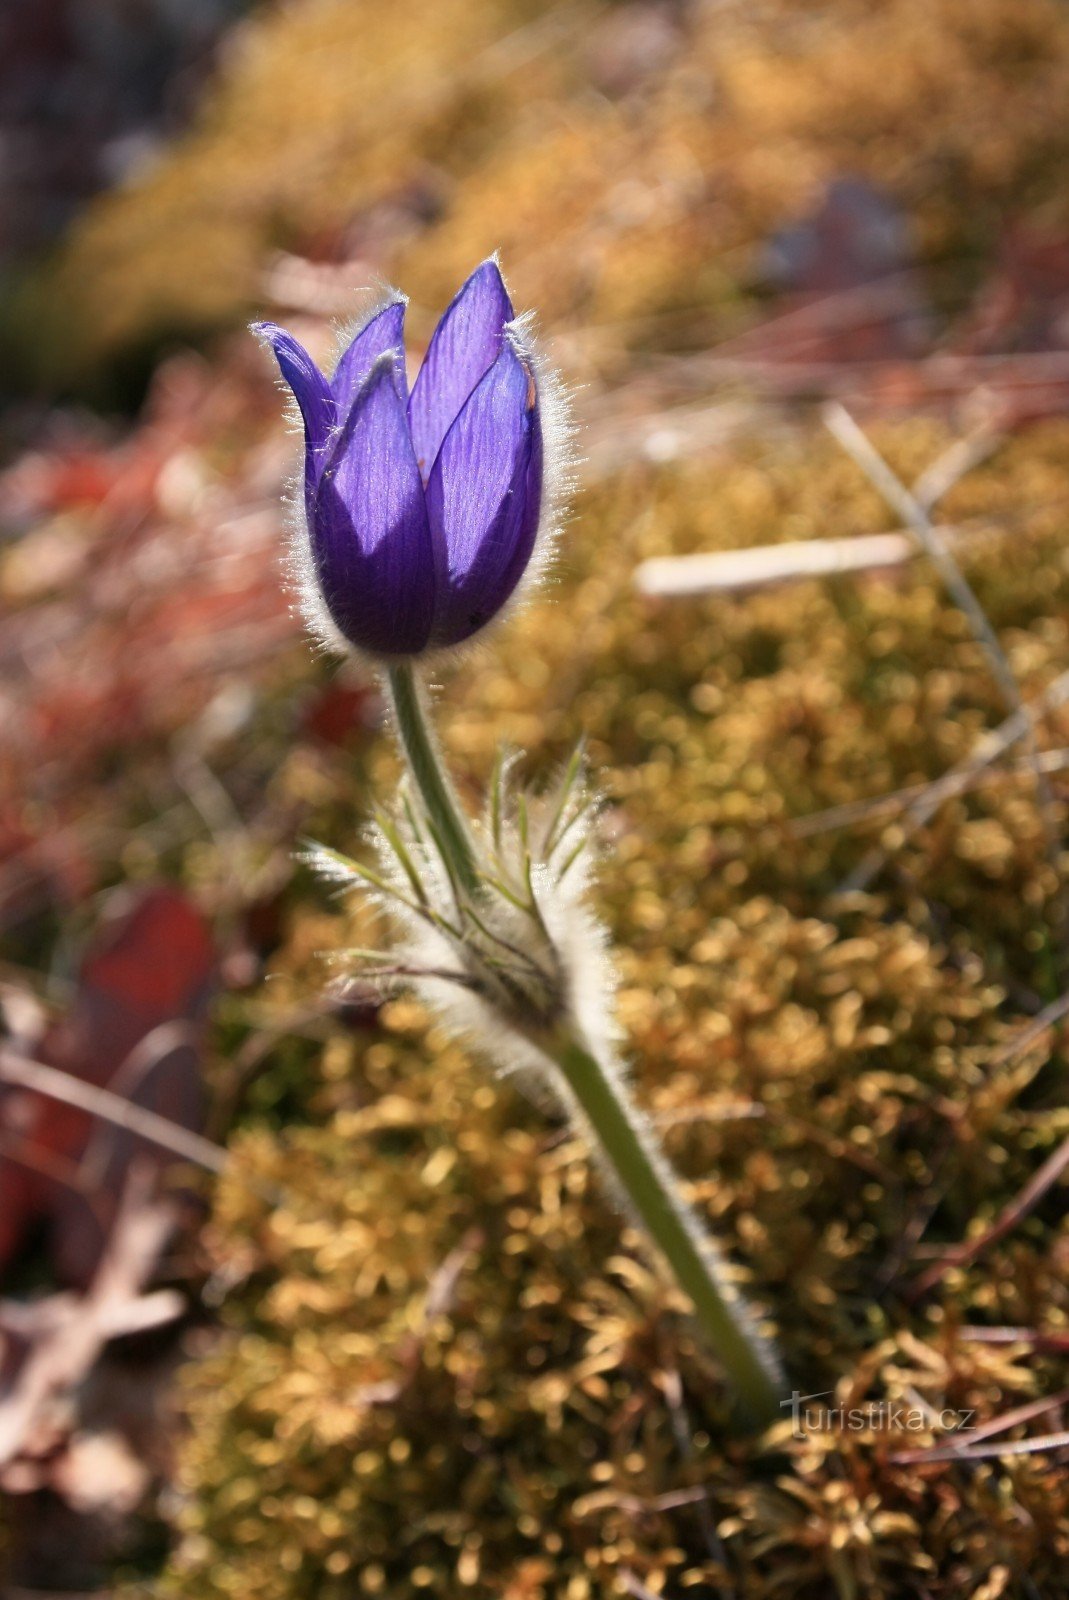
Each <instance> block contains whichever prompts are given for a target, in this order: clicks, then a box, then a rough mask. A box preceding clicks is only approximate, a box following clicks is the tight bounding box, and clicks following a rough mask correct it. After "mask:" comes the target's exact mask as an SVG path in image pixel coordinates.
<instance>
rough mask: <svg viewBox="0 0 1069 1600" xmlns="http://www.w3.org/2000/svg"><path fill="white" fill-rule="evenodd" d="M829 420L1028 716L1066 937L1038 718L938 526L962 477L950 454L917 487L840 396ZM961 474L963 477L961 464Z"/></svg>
mask: <svg viewBox="0 0 1069 1600" xmlns="http://www.w3.org/2000/svg"><path fill="white" fill-rule="evenodd" d="M824 421H825V424H826V426H827V427H828V429H829V431H830V432H831V433H832V435H833V436H834V437H835V438H836V439H837V440H838V441H839V443H840V444H841V445H842V447H843V449H844V450H845V451H846V452H847V454H848V455H849V456H850V457H851V458H852V459H853V460H854V461H856V462H857V464H858V466H859V467H860V468H861V470H862V471H863V472H864V473H865V475H866V477H867V478H868V479H869V482H870V483H871V484H873V486H874V487H875V488H876V489H878V490H879V492H880V493H881V494H882V495H883V497H884V499H885V500H886V501H887V503H888V505H889V506H891V507H892V509H893V510H895V511H896V512H897V513H898V515H899V516H900V517H901V518H902V521H903V522H904V523H905V525H906V527H908V528H909V529H911V530H912V532H913V534H914V535H915V537H916V539H917V542H918V543H919V544H920V546H921V548H922V549H923V550H924V552H925V554H926V555H927V556H928V558H929V560H930V561H931V562H932V564H933V566H934V567H935V568H936V571H937V572H938V573H939V575H940V577H941V578H942V580H943V583H944V584H945V585H946V588H947V591H948V593H949V594H950V596H951V598H952V599H953V601H954V603H955V605H957V607H958V608H959V610H960V611H961V612H962V613H963V614H964V616H965V617H966V618H967V620H968V622H969V626H970V627H971V629H972V631H973V636H974V637H975V638H976V640H977V642H978V643H979V644H980V646H981V647H982V649H983V650H984V652H985V654H986V655H987V659H988V663H989V665H990V668H991V672H992V675H993V676H994V678H995V681H996V683H997V684H998V686H999V688H1000V690H1001V691H1002V696H1003V699H1004V700H1005V702H1006V705H1007V706H1008V708H1009V710H1010V712H1011V714H1016V715H1020V716H1022V717H1023V718H1024V719H1025V720H1024V728H1023V731H1022V734H1021V738H1022V741H1023V743H1024V746H1025V752H1026V755H1027V757H1028V759H1029V761H1030V762H1031V763H1032V764H1033V769H1034V779H1035V788H1036V799H1037V801H1038V804H1039V807H1040V812H1041V817H1042V823H1043V830H1044V833H1045V835H1046V840H1047V855H1048V857H1049V859H1050V862H1051V865H1052V867H1053V869H1054V872H1055V881H1056V882H1057V884H1058V890H1059V893H1058V902H1057V905H1056V908H1055V914H1054V918H1053V920H1054V921H1055V923H1056V932H1057V935H1058V938H1059V940H1060V941H1062V940H1064V934H1065V917H1064V908H1063V906H1062V904H1061V879H1060V871H1059V850H1058V840H1057V837H1056V833H1055V828H1054V823H1053V814H1054V796H1053V794H1052V792H1051V789H1050V785H1049V784H1048V783H1047V780H1046V777H1045V775H1044V773H1043V771H1042V769H1041V768H1040V766H1039V760H1038V757H1039V748H1038V746H1037V744H1036V734H1035V720H1034V717H1033V715H1032V713H1031V712H1030V710H1029V709H1028V707H1027V706H1026V705H1025V703H1024V701H1023V700H1022V698H1021V691H1020V688H1019V687H1018V683H1017V679H1016V677H1015V676H1014V673H1013V669H1012V667H1011V666H1010V663H1009V659H1008V657H1007V655H1006V652H1005V651H1004V650H1003V648H1002V644H1001V642H1000V641H999V637H998V634H997V633H996V632H995V630H994V628H993V627H992V626H991V623H990V622H989V621H988V618H987V613H986V612H985V611H984V608H983V606H982V605H981V604H980V602H979V600H978V599H977V598H976V595H975V593H974V592H973V589H972V586H971V585H970V583H969V581H968V579H967V578H966V577H965V574H964V573H963V572H962V570H961V568H960V567H959V566H958V563H957V561H956V560H955V559H954V556H953V555H952V554H951V551H950V549H949V548H948V546H947V543H946V541H945V540H944V539H943V538H942V536H941V535H940V533H939V531H938V530H937V529H936V527H935V524H934V523H933V522H932V519H931V515H930V512H931V510H932V507H933V506H934V504H935V500H934V499H932V498H930V497H931V496H932V495H933V494H938V495H942V494H944V493H946V491H947V489H948V488H949V486H950V484H951V482H953V481H956V479H954V478H953V477H952V476H951V473H950V471H949V464H950V457H949V456H944V457H943V458H942V460H943V463H944V464H943V466H942V468H940V465H939V463H936V466H935V467H933V468H932V469H930V471H929V473H928V474H926V475H925V478H926V479H927V482H925V478H922V479H921V480H920V488H919V489H918V490H917V491H911V490H909V489H907V488H906V486H905V484H904V483H903V482H902V480H901V479H900V478H899V477H898V476H897V475H896V474H895V473H894V472H892V471H891V468H890V467H889V466H888V465H887V463H886V461H885V460H884V459H883V457H882V456H881V455H880V454H879V452H878V451H877V450H876V449H875V448H874V446H873V445H872V443H871V442H870V441H869V439H868V438H867V436H866V435H865V434H864V433H863V432H862V430H861V429H860V428H859V427H858V425H857V423H856V422H855V421H854V419H853V417H852V416H851V415H850V413H849V412H848V411H847V410H846V408H845V406H842V405H840V404H839V403H838V401H833V402H832V403H831V404H830V405H828V406H826V407H825V408H824ZM970 461H971V457H969V455H968V453H967V452H965V451H963V453H962V456H961V462H962V463H969V462H970ZM958 475H959V476H960V468H959V473H958ZM921 490H923V491H924V492H926V493H927V494H928V496H929V500H928V501H927V503H926V502H925V501H924V500H922V499H921V497H920V494H921Z"/></svg>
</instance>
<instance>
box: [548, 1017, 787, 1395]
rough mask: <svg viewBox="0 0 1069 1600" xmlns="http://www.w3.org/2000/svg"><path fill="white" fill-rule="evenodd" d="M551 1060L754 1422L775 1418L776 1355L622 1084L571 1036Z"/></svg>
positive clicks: (777, 1392) (777, 1389)
mask: <svg viewBox="0 0 1069 1600" xmlns="http://www.w3.org/2000/svg"><path fill="white" fill-rule="evenodd" d="M553 1058H554V1060H555V1061H556V1063H557V1065H558V1066H559V1068H560V1070H561V1072H562V1073H563V1075H564V1078H565V1081H566V1082H567V1084H568V1087H569V1089H570V1090H571V1092H572V1094H573V1095H574V1096H575V1098H576V1100H577V1101H578V1103H579V1105H580V1107H581V1108H582V1110H583V1112H584V1114H585V1116H586V1119H587V1122H588V1124H589V1126H590V1129H591V1132H592V1134H593V1136H594V1138H595V1139H597V1140H598V1141H599V1142H600V1144H601V1147H602V1151H603V1153H604V1155H605V1157H606V1158H607V1160H608V1162H609V1165H610V1167H611V1170H612V1172H613V1173H614V1175H615V1177H616V1179H617V1181H618V1183H619V1185H620V1188H621V1189H622V1191H623V1193H624V1195H625V1196H626V1198H627V1200H628V1201H629V1202H630V1204H631V1205H632V1206H633V1207H634V1210H635V1212H636V1214H637V1216H638V1217H639V1219H640V1220H641V1222H642V1223H643V1225H644V1226H645V1228H646V1230H647V1231H648V1232H649V1234H650V1235H651V1237H652V1238H653V1240H654V1242H655V1244H656V1245H657V1246H658V1248H659V1249H660V1251H661V1252H662V1254H663V1255H664V1257H665V1259H666V1260H667V1262H668V1265H669V1266H670V1267H671V1269H672V1271H673V1273H674V1274H675V1277H676V1279H677V1280H678V1282H679V1284H680V1285H681V1287H682V1288H683V1289H684V1290H685V1291H686V1293H687V1294H688V1295H689V1296H690V1298H691V1300H692V1301H693V1303H694V1310H695V1313H696V1316H697V1319H698V1322H699V1324H700V1325H701V1327H702V1329H703V1331H704V1333H705V1335H706V1337H707V1339H708V1341H709V1343H710V1346H711V1347H712V1349H713V1350H714V1351H715V1352H716V1354H717V1355H718V1356H719V1357H720V1359H721V1361H722V1362H723V1364H724V1366H725V1368H726V1369H727V1371H728V1373H729V1374H730V1377H731V1379H732V1381H733V1383H734V1385H735V1388H736V1390H737V1391H738V1394H739V1397H740V1399H741V1401H742V1403H743V1405H744V1407H745V1409H746V1411H747V1412H748V1413H749V1415H750V1417H751V1418H752V1420H753V1421H754V1422H755V1423H757V1424H759V1425H761V1426H766V1425H768V1424H769V1423H772V1422H774V1421H775V1420H776V1419H777V1417H779V1416H780V1415H781V1414H782V1413H781V1412H780V1408H779V1401H780V1397H781V1392H782V1389H783V1385H782V1380H781V1375H780V1373H779V1370H778V1365H777V1362H776V1359H775V1356H774V1355H773V1354H772V1351H771V1349H770V1347H769V1346H768V1345H767V1343H766V1342H765V1341H764V1340H763V1339H762V1337H761V1335H760V1334H759V1333H758V1332H757V1330H756V1328H754V1327H753V1326H752V1324H751V1320H750V1317H749V1314H748V1312H747V1310H746V1307H745V1306H744V1305H743V1304H742V1303H741V1301H740V1300H739V1298H738V1296H737V1295H736V1294H735V1292H734V1291H733V1289H732V1288H731V1286H730V1285H729V1284H728V1283H727V1281H726V1279H725V1276H724V1272H723V1269H722V1267H721V1265H720V1262H719V1259H718V1256H717V1252H716V1248H715V1246H714V1245H713V1243H712V1241H711V1240H710V1239H708V1238H707V1237H705V1235H704V1234H703V1233H702V1231H701V1229H700V1227H699V1225H698V1223H697V1221H696V1219H695V1218H694V1217H693V1216H692V1215H691V1213H690V1212H689V1211H688V1210H687V1209H686V1207H685V1206H684V1204H683V1202H682V1201H681V1199H680V1198H679V1196H678V1193H677V1184H676V1180H675V1179H674V1177H673V1175H672V1173H671V1172H670V1170H669V1168H668V1166H667V1163H666V1162H665V1160H664V1157H663V1156H662V1155H661V1153H660V1150H659V1149H658V1147H657V1145H656V1144H655V1142H654V1140H653V1138H652V1137H651V1135H650V1134H649V1133H648V1132H647V1130H646V1127H645V1125H644V1124H643V1122H642V1121H641V1119H640V1116H639V1114H638V1112H637V1110H636V1108H635V1106H634V1105H633V1104H632V1102H631V1100H630V1097H629V1095H628V1092H627V1089H626V1087H625V1086H624V1084H623V1082H622V1081H621V1080H620V1078H619V1076H618V1075H617V1074H616V1072H615V1071H613V1070H612V1069H607V1068H606V1067H605V1066H604V1065H602V1063H600V1062H599V1061H598V1060H597V1059H596V1057H595V1056H594V1055H592V1054H591V1052H590V1051H589V1050H588V1049H586V1048H585V1046H584V1045H582V1044H581V1043H580V1042H579V1041H578V1040H576V1039H575V1038H573V1037H567V1036H566V1037H565V1038H564V1039H563V1040H562V1041H561V1043H560V1044H559V1045H558V1047H557V1048H556V1049H554V1051H553Z"/></svg>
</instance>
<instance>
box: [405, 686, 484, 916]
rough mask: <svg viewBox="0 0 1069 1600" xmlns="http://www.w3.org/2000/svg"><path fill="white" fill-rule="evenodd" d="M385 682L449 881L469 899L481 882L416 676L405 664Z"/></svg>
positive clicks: (467, 830)
mask: <svg viewBox="0 0 1069 1600" xmlns="http://www.w3.org/2000/svg"><path fill="white" fill-rule="evenodd" d="M387 681H388V683H389V686H390V698H391V700H392V701H393V709H394V715H395V717H396V718H397V732H398V737H399V738H400V741H401V748H402V750H403V751H404V753H405V759H406V760H407V762H408V769H409V771H410V772H411V774H412V781H413V783H414V784H415V785H416V788H417V790H418V791H419V794H420V796H421V798H422V800H423V804H424V806H425V807H426V810H427V815H428V817H429V818H430V820H431V822H432V823H433V824H434V829H435V833H436V836H437V838H438V839H439V840H440V841H441V848H442V851H443V853H444V854H445V855H446V856H447V857H448V860H447V865H448V867H449V868H450V869H451V871H452V874H453V877H454V878H455V879H456V881H457V883H458V884H460V886H461V887H462V888H463V889H465V890H466V891H467V892H468V894H471V895H474V894H475V893H476V892H477V891H478V888H479V881H480V880H479V871H478V867H477V866H476V862H475V846H474V845H473V843H472V839H471V830H470V829H469V827H468V824H467V822H466V820H465V818H464V813H463V811H462V810H461V808H460V802H459V800H458V799H457V797H456V794H455V793H454V791H453V786H452V784H451V783H450V781H449V778H448V776H447V775H446V771H445V768H444V766H443V764H442V760H441V756H440V754H439V751H438V746H437V742H436V740H435V738H434V735H433V733H432V732H431V729H430V725H429V723H428V721H427V716H426V713H425V710H424V706H423V697H422V694H421V691H420V686H419V684H418V682H417V681H416V675H415V673H414V672H413V670H412V668H411V666H409V665H408V663H407V662H405V663H402V664H401V665H399V666H394V667H390V668H389V670H388V673H387Z"/></svg>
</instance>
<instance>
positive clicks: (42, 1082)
mask: <svg viewBox="0 0 1069 1600" xmlns="http://www.w3.org/2000/svg"><path fill="white" fill-rule="evenodd" d="M0 1082H4V1083H14V1084H18V1086H19V1087H20V1088H22V1089H30V1090H32V1091H33V1092H34V1093H35V1094H41V1095H44V1096H45V1097H46V1099H49V1100H58V1101H59V1102H60V1103H61V1104H62V1105H68V1106H75V1107H77V1109H78V1110H79V1111H86V1112H88V1113H89V1115H90V1116H93V1117H99V1118H100V1119H101V1120H102V1121H104V1122H110V1123H111V1124H112V1126H113V1127H116V1128H123V1129H125V1130H126V1132H128V1133H133V1134H136V1135H137V1137H138V1138H139V1139H144V1140H145V1141H146V1143H148V1144H153V1145H156V1146H158V1147H159V1148H160V1149H161V1150H167V1151H169V1152H170V1153H171V1154H172V1155H175V1156H179V1157H180V1158H181V1159H182V1160H183V1161H189V1162H192V1163H193V1165H194V1166H198V1167H205V1168H206V1169H207V1170H208V1171H209V1172H215V1173H219V1172H223V1171H225V1170H226V1165H227V1159H228V1158H227V1153H226V1151H225V1150H221V1149H220V1148H219V1146H218V1145H215V1144H212V1143H211V1141H210V1140H209V1139H204V1138H202V1137H201V1136H200V1134H199V1133H191V1132H190V1131H189V1129H188V1128H183V1127H180V1126H179V1124H178V1123H176V1122H171V1121H169V1120H168V1119H167V1118H166V1117H161V1116H160V1115H159V1114H158V1113H157V1112H155V1111H149V1110H148V1109H147V1107H145V1106H138V1105H134V1104H133V1102H132V1101H130V1100H124V1099H123V1097H122V1095H118V1094H113V1093H112V1092H111V1090H110V1089H101V1088H99V1087H98V1086H97V1085H96V1084H94V1083H84V1082H83V1081H82V1079H81V1078H75V1077H73V1076H72V1075H71V1074H70V1073H69V1072H62V1071H60V1069H59V1068H58V1067H50V1066H47V1065H46V1064H45V1062H43V1061H33V1060H31V1059H30V1058H29V1057H28V1056H22V1055H17V1054H16V1053H15V1052H14V1051H11V1050H0Z"/></svg>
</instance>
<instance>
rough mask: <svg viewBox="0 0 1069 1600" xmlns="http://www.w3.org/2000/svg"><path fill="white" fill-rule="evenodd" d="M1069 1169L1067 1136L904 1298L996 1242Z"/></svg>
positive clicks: (920, 1291)
mask: <svg viewBox="0 0 1069 1600" xmlns="http://www.w3.org/2000/svg"><path fill="white" fill-rule="evenodd" d="M1067 1168H1069V1139H1063V1140H1062V1143H1061V1144H1060V1145H1059V1146H1058V1148H1057V1149H1056V1150H1055V1151H1054V1152H1053V1153H1052V1154H1051V1155H1049V1156H1048V1157H1047V1159H1046V1161H1044V1163H1043V1165H1042V1166H1041V1167H1040V1169H1039V1171H1038V1172H1037V1173H1035V1174H1034V1175H1033V1177H1032V1178H1030V1179H1029V1181H1028V1182H1027V1183H1026V1184H1025V1186H1024V1188H1023V1189H1022V1190H1021V1192H1020V1194H1018V1195H1016V1196H1015V1197H1014V1199H1013V1200H1011V1201H1010V1203H1009V1205H1008V1206H1005V1207H1003V1209H1002V1211H1000V1212H999V1214H998V1216H997V1218H996V1219H995V1221H994V1222H993V1223H992V1224H991V1226H990V1227H989V1228H985V1229H984V1231H983V1233H981V1234H978V1235H977V1237H976V1238H975V1239H967V1240H965V1242H964V1243H962V1244H958V1245H955V1246H954V1247H953V1248H952V1249H950V1250H947V1251H945V1252H944V1254H943V1255H941V1256H940V1257H939V1259H938V1261H933V1262H932V1264H931V1266H930V1267H928V1268H927V1270H926V1271H925V1272H923V1273H922V1274H921V1276H920V1277H919V1278H918V1279H917V1280H916V1282H915V1283H914V1284H912V1286H911V1288H910V1291H909V1294H908V1296H907V1298H908V1299H909V1301H910V1302H913V1301H914V1300H917V1299H919V1298H920V1296H921V1295H923V1294H927V1292H928V1290H929V1289H932V1288H934V1287H935V1285H936V1284H937V1283H939V1282H940V1280H941V1279H942V1277H943V1274H944V1273H945V1272H947V1271H948V1270H949V1268H951V1267H963V1266H967V1265H968V1263H969V1262H970V1261H974V1260H975V1259H976V1257H977V1256H978V1255H980V1254H981V1252H982V1251H984V1250H986V1249H987V1247H988V1246H989V1245H992V1244H997V1243H998V1241H999V1239H1002V1238H1004V1237H1005V1236H1006V1234H1007V1233H1011V1232H1012V1231H1013V1229H1014V1228H1015V1227H1016V1226H1017V1224H1018V1223H1019V1222H1023V1220H1024V1219H1025V1217H1027V1216H1028V1214H1029V1213H1030V1212H1031V1211H1033V1210H1034V1209H1035V1207H1036V1206H1037V1205H1038V1204H1039V1202H1040V1200H1042V1198H1043V1196H1044V1195H1045V1194H1046V1192H1047V1190H1048V1189H1050V1188H1051V1187H1052V1186H1053V1185H1054V1184H1055V1183H1057V1181H1058V1179H1059V1178H1060V1177H1061V1175H1062V1173H1063V1172H1064V1171H1065V1170H1066V1169H1067Z"/></svg>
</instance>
